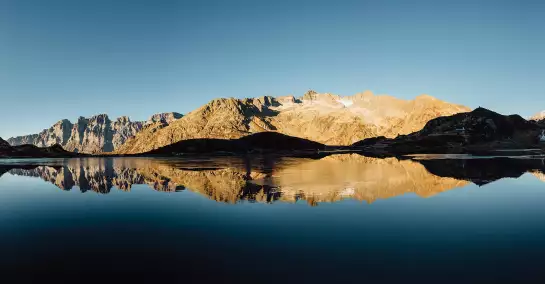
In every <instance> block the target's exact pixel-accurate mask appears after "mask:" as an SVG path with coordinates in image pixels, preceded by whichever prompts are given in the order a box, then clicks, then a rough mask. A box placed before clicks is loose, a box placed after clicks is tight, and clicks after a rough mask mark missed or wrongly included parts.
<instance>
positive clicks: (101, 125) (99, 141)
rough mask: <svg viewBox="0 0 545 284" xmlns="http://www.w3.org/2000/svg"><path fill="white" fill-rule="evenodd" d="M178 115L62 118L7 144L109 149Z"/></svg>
mask: <svg viewBox="0 0 545 284" xmlns="http://www.w3.org/2000/svg"><path fill="white" fill-rule="evenodd" d="M180 117H181V115H180V114H178V113H161V114H155V115H153V116H152V117H150V119H149V120H148V121H146V122H142V121H131V120H130V119H129V117H127V116H122V117H119V118H117V119H116V120H115V121H112V120H110V118H109V117H108V115H106V114H99V115H95V116H92V117H90V118H85V117H79V118H78V120H77V122H76V123H71V122H70V121H69V120H66V119H63V120H61V121H59V122H57V123H55V124H54V125H53V126H51V127H50V128H48V129H44V130H43V131H42V132H40V133H38V134H31V135H26V136H18V137H13V138H10V139H8V143H9V144H10V145H12V146H18V145H25V144H30V145H35V146H38V147H49V146H52V145H56V144H59V145H61V146H62V147H63V148H64V149H66V150H68V151H71V152H78V153H92V154H95V153H102V152H112V151H114V150H116V149H117V148H118V147H119V146H121V145H122V144H123V143H125V141H126V140H127V139H128V138H130V137H132V136H134V135H136V134H137V133H138V132H140V131H141V130H142V129H144V128H145V127H146V126H150V127H159V126H161V127H164V126H166V125H168V124H169V123H171V122H173V121H174V120H176V119H179V118H180Z"/></svg>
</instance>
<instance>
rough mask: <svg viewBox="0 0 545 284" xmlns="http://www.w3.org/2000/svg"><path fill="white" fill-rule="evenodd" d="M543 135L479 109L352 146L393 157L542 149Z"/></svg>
mask: <svg viewBox="0 0 545 284" xmlns="http://www.w3.org/2000/svg"><path fill="white" fill-rule="evenodd" d="M540 133H541V127H540V125H538V124H537V123H536V122H534V121H527V120H525V119H524V118H522V117H520V116H519V115H508V116H506V115H501V114H498V113H496V112H493V111H491V110H488V109H485V108H477V109H475V110H473V111H471V112H467V113H458V114H454V115H451V116H443V117H438V118H435V119H432V120H430V121H429V122H428V123H426V125H425V126H424V128H423V129H422V130H420V131H417V132H414V133H411V134H409V135H401V136H398V137H396V138H394V139H388V138H385V137H378V138H371V139H364V140H361V141H359V142H357V143H354V144H353V145H352V146H353V147H356V148H365V149H366V150H368V151H383V152H387V153H392V154H413V153H463V152H480V151H486V150H494V149H523V148H529V147H538V146H539V135H540Z"/></svg>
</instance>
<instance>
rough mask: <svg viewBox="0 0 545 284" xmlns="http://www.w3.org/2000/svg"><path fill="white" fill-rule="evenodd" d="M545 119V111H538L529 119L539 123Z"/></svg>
mask: <svg viewBox="0 0 545 284" xmlns="http://www.w3.org/2000/svg"><path fill="white" fill-rule="evenodd" d="M543 119H545V110H543V111H540V112H538V113H536V114H534V115H533V116H532V117H530V120H535V121H540V120H543Z"/></svg>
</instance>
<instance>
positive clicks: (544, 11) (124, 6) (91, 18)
mask: <svg viewBox="0 0 545 284" xmlns="http://www.w3.org/2000/svg"><path fill="white" fill-rule="evenodd" d="M544 15H545V1H521V0H517V1H502V0H488V1H487V0H471V1H467V0H450V1H440V0H426V1H418V0H410V1H408V0H400V1H388V0H374V1H364V0H360V1H343V0H338V1H321V0H309V1H304V0H276V1H259V0H251V1H250V0H248V1H239V0H229V1H227V0H222V1H206V0H200V1H198V0H195V1H169V0H161V1H159V0H147V1H139V0H127V1H121V0H115V1H114V0H88V1H83V0H82V1H79V0H63V1H59V0H48V1H43V0H0V98H1V100H0V121H1V124H0V136H1V137H4V138H8V137H10V136H13V135H22V134H30V133H36V132H38V131H40V130H42V129H43V128H47V127H49V126H50V125H51V124H53V123H55V122H56V121H58V120H60V119H62V118H68V119H70V120H72V121H74V120H75V119H76V118H77V117H78V116H80V115H81V116H91V115H93V114H97V113H107V114H109V115H110V116H111V117H112V118H115V117H118V116H121V115H128V116H130V117H131V119H133V120H143V119H146V118H147V117H148V116H150V115H151V114H153V113H157V112H166V111H178V112H182V113H185V112H188V111H190V110H192V109H195V108H196V107H198V106H200V105H202V104H204V103H206V102H207V101H209V100H210V99H213V98H217V97H239V98H241V97H255V96H262V95H274V96H280V95H288V94H293V95H296V96H299V95H302V94H303V93H304V92H305V91H306V90H308V89H310V88H311V89H314V90H316V91H318V92H331V93H335V94H339V95H352V94H354V93H357V92H361V91H364V90H372V91H373V92H375V93H380V94H390V95H393V96H396V97H399V98H405V99H411V98H414V97H415V96H417V95H419V94H423V93H426V94H429V95H432V96H435V97H437V98H440V99H443V100H446V101H450V102H455V103H459V104H465V105H467V106H470V107H477V106H484V107H487V108H491V109H494V110H496V111H499V112H501V113H505V114H508V113H519V114H521V115H523V116H529V115H531V114H533V113H536V112H538V111H540V110H543V109H545V80H544V78H545V76H544V75H545V16H544Z"/></svg>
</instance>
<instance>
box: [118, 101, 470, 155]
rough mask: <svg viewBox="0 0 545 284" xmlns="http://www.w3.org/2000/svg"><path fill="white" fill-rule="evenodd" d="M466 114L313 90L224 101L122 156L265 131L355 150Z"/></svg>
mask: <svg viewBox="0 0 545 284" xmlns="http://www.w3.org/2000/svg"><path fill="white" fill-rule="evenodd" d="M467 111H470V109H468V108H467V107H464V106H460V105H455V104H450V103H447V102H443V101H441V100H438V99H435V98H433V97H430V96H427V95H422V96H418V97H417V98H415V99H414V100H401V99H396V98H394V97H391V96H387V95H379V96H376V95H373V94H372V93H371V92H369V91H367V92H364V93H361V94H356V95H354V96H348V97H341V96H337V95H333V94H327V93H326V94H319V93H316V92H314V91H309V92H307V93H306V94H305V95H304V96H302V97H301V98H295V97H293V96H287V97H278V98H275V97H268V96H265V97H260V98H250V99H234V98H222V99H215V100H212V101H211V102H209V103H208V104H206V105H204V106H202V107H200V108H198V109H197V110H195V111H192V112H190V113H189V114H187V115H186V116H184V117H182V118H181V119H178V120H176V121H174V122H172V123H171V124H170V125H168V126H166V127H164V126H163V125H158V126H157V125H155V126H150V127H147V128H146V129H145V130H143V131H141V132H139V133H138V134H137V135H136V136H135V137H134V138H131V139H128V140H127V142H126V143H125V144H124V145H123V146H121V147H119V149H118V150H117V152H118V153H123V154H128V153H142V152H146V151H150V150H153V149H157V148H159V147H163V146H166V145H170V144H173V143H176V142H178V141H181V140H185V139H195V138H222V139H233V138H240V137H242V136H246V135H248V134H252V133H257V132H264V131H277V132H280V133H283V134H286V135H290V136H295V137H300V138H305V139H309V140H312V141H317V142H320V143H324V144H328V145H350V144H352V143H354V142H356V141H358V140H361V139H364V138H368V137H375V136H380V135H384V136H386V137H396V136H397V135H399V134H409V133H412V132H414V131H417V130H419V129H421V128H422V127H423V126H424V125H425V124H426V122H427V121H429V120H430V119H433V118H436V117H439V116H444V115H452V114H455V113H460V112H467Z"/></svg>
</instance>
